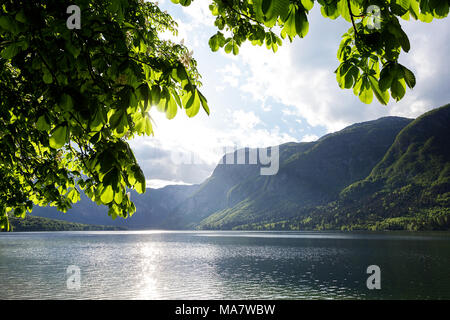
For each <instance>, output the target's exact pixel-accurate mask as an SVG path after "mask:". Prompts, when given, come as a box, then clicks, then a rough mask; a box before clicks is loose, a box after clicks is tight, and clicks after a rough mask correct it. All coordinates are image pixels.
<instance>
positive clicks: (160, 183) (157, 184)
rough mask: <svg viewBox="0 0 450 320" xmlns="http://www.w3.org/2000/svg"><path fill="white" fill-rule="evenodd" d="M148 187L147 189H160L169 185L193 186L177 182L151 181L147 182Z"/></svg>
mask: <svg viewBox="0 0 450 320" xmlns="http://www.w3.org/2000/svg"><path fill="white" fill-rule="evenodd" d="M146 185H147V188H152V189H160V188H164V187H165V186H168V185H191V184H190V183H185V182H183V181H176V180H163V179H150V180H146Z"/></svg>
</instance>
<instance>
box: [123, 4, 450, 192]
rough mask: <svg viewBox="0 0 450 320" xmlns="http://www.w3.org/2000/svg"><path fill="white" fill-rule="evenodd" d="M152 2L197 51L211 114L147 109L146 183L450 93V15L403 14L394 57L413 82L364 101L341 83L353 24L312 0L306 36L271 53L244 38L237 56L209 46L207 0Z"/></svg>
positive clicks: (443, 99)
mask: <svg viewBox="0 0 450 320" xmlns="http://www.w3.org/2000/svg"><path fill="white" fill-rule="evenodd" d="M158 3H159V5H160V7H161V8H163V9H164V10H167V11H168V12H169V13H170V14H171V15H172V17H174V18H175V19H176V21H177V22H178V24H179V28H178V29H179V35H178V38H175V39H174V41H177V42H180V41H181V40H182V39H184V44H185V45H186V46H187V47H188V48H190V49H192V50H193V51H194V58H195V59H196V60H197V63H198V69H199V72H200V74H201V75H202V82H203V87H202V88H201V91H202V93H203V94H204V95H205V96H206V98H207V99H208V104H209V107H210V109H211V115H210V116H209V117H208V116H207V115H206V114H205V113H204V112H203V110H200V112H199V114H198V115H197V116H196V117H194V118H190V119H189V118H188V117H187V116H186V115H185V114H184V112H179V113H178V115H177V116H176V117H175V118H174V119H172V120H167V119H166V118H165V115H164V114H161V113H158V111H156V109H153V110H151V116H152V117H153V119H154V120H155V123H156V124H155V127H154V131H155V136H154V137H145V138H143V137H139V138H137V139H135V140H133V141H132V142H131V146H132V148H133V150H134V151H135V154H136V157H137V159H138V161H139V163H140V165H141V167H142V169H143V170H144V173H145V176H146V177H147V179H148V181H147V183H148V185H149V186H150V187H162V186H164V185H167V184H193V183H200V182H202V181H204V180H205V179H206V178H207V177H208V176H210V175H211V173H212V171H213V170H214V168H215V166H216V164H217V163H218V162H219V160H220V158H221V156H222V155H223V154H224V152H225V151H230V150H233V148H234V147H236V148H243V147H267V146H272V145H278V144H281V143H284V142H290V141H295V142H300V141H313V140H316V139H317V138H319V137H321V136H322V135H324V134H326V133H329V132H334V131H337V130H340V129H342V128H344V127H345V126H348V125H350V124H353V123H355V122H362V121H368V120H374V119H377V118H380V117H383V116H390V115H393V116H403V117H410V118H415V117H417V116H419V115H420V114H422V113H424V112H426V111H427V110H430V109H433V108H436V107H439V106H441V105H444V104H446V103H449V102H450V87H449V82H450V81H449V80H450V68H449V65H448V55H449V52H450V50H449V47H450V45H449V40H450V34H449V30H450V18H447V19H443V20H434V21H433V22H432V23H429V24H427V23H422V22H417V21H414V20H413V21H411V22H406V21H401V23H402V25H403V27H404V29H405V31H406V33H407V34H408V36H409V39H410V42H411V50H410V52H409V53H408V54H402V55H401V58H400V63H402V64H404V65H405V66H407V67H408V68H409V69H411V70H412V71H413V72H414V73H415V75H416V78H417V85H416V87H415V88H414V90H409V89H407V93H406V96H405V97H404V98H403V100H402V101H401V102H399V103H396V102H394V101H392V99H391V102H390V103H389V105H388V106H387V107H386V106H382V105H381V104H379V103H378V102H377V101H376V99H375V98H374V102H372V104H371V105H365V104H363V103H361V102H360V101H359V99H358V98H357V97H356V96H354V95H353V92H352V91H351V90H341V89H340V88H339V87H338V85H337V82H336V79H335V74H334V70H335V69H336V68H337V66H338V61H337V58H336V52H337V49H338V46H339V43H340V38H341V36H342V34H344V33H345V32H346V31H347V29H348V28H350V24H349V23H347V22H346V21H345V20H343V19H342V18H339V19H337V20H330V19H325V18H323V17H322V15H321V14H320V10H319V8H318V7H317V4H316V7H315V8H314V9H313V10H312V11H311V12H310V14H309V17H308V19H309V22H310V28H309V33H308V35H307V36H306V37H305V38H304V39H299V38H296V39H295V40H294V42H293V43H291V44H290V43H283V46H281V47H280V48H279V49H278V52H277V53H275V54H274V53H273V52H272V51H269V50H267V49H266V48H265V47H253V46H252V45H251V44H245V45H244V46H243V47H241V49H240V52H239V55H238V56H233V55H231V54H225V53H224V52H223V50H219V51H218V52H212V51H211V50H210V48H209V46H208V40H209V38H210V37H211V36H212V35H213V34H215V32H216V31H217V29H216V28H215V27H214V17H213V16H212V15H211V13H210V11H209V9H208V5H209V4H210V3H211V1H210V0H194V1H193V4H192V5H191V6H189V7H187V8H184V7H182V6H180V5H176V4H173V3H172V2H171V1H170V0H162V1H161V0H160V1H158ZM225 148H228V149H225ZM230 148H231V149H230Z"/></svg>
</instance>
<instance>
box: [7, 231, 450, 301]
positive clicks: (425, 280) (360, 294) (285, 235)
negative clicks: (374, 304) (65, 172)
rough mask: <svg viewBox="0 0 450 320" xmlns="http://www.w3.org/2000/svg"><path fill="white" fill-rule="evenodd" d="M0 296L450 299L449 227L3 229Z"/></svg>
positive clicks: (27, 297)
mask: <svg viewBox="0 0 450 320" xmlns="http://www.w3.org/2000/svg"><path fill="white" fill-rule="evenodd" d="M370 265H377V266H379V268H380V284H381V289H372V290H369V289H368V288H367V285H366V281H367V278H368V277H369V276H370V274H368V273H367V267H368V266H370ZM69 266H75V267H72V268H75V269H73V270H75V271H74V272H75V273H67V270H68V267H69ZM69 270H70V271H72V269H69ZM77 270H78V271H79V273H76V272H77ZM78 275H79V277H78ZM68 279H69V280H74V281H75V282H71V281H69V282H68ZM78 279H79V281H77V280H78ZM74 284H75V285H74ZM76 284H79V287H77V286H76ZM0 299H450V235H449V234H448V233H368V232H366V233H363V232H361V233H344V232H258V231H248V232H247V231H111V232H102V231H99V232H32V233H9V234H6V233H0Z"/></svg>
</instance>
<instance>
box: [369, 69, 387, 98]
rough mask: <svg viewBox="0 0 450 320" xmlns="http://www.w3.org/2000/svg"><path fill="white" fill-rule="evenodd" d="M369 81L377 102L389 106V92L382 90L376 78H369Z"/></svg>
mask: <svg viewBox="0 0 450 320" xmlns="http://www.w3.org/2000/svg"><path fill="white" fill-rule="evenodd" d="M369 81H370V86H371V87H372V90H373V93H374V94H375V97H376V98H377V100H378V101H379V102H380V103H381V104H383V105H387V104H388V102H389V92H388V91H387V90H386V91H381V90H380V87H379V85H378V81H377V79H376V78H375V77H373V76H369Z"/></svg>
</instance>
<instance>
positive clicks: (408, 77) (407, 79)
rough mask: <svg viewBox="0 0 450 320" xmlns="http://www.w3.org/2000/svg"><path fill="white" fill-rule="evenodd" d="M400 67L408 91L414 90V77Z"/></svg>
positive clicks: (407, 70) (411, 73) (403, 67)
mask: <svg viewBox="0 0 450 320" xmlns="http://www.w3.org/2000/svg"><path fill="white" fill-rule="evenodd" d="M400 67H401V68H402V71H403V74H404V79H405V82H406V84H407V85H408V87H409V88H410V89H412V88H414V86H415V85H416V77H415V76H414V73H413V72H412V71H411V70H409V69H408V68H406V67H405V66H403V65H400Z"/></svg>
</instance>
